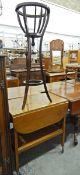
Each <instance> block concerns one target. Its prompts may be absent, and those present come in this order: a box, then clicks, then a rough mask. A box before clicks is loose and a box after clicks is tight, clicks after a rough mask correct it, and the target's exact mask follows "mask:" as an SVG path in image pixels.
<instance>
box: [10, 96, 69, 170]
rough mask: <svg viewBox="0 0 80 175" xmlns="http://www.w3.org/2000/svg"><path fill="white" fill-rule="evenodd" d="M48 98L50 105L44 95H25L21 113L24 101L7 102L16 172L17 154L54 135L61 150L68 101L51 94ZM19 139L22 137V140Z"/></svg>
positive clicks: (17, 164)
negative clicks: (59, 140) (59, 139)
mask: <svg viewBox="0 0 80 175" xmlns="http://www.w3.org/2000/svg"><path fill="white" fill-rule="evenodd" d="M50 96H51V99H52V103H50V102H49V100H48V98H47V96H46V94H45V93H37V94H36V95H35V94H34V95H28V98H27V103H26V105H25V108H24V110H22V103H23V98H18V97H17V98H14V99H10V100H9V101H8V102H9V111H10V114H11V119H12V121H13V128H14V145H15V158H16V171H17V172H18V170H19V154H20V153H21V152H23V151H25V150H28V149H30V148H32V147H34V146H37V145H38V144H40V143H42V142H44V141H47V140H49V139H51V138H53V137H56V136H57V135H61V145H62V150H63V147H64V137H65V119H66V112H67V109H68V102H67V100H66V99H64V98H61V97H59V96H57V95H53V94H50ZM60 121H61V122H60ZM59 122H60V123H59ZM58 123H59V124H58ZM56 124H57V125H56ZM54 126H55V127H54ZM22 136H25V139H24V137H22ZM21 138H22V139H21ZM19 139H20V142H19ZM22 140H23V143H22ZM19 143H20V145H19Z"/></svg>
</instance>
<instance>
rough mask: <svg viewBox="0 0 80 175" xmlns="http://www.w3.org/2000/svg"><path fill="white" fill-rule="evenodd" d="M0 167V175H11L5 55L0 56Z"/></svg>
mask: <svg viewBox="0 0 80 175" xmlns="http://www.w3.org/2000/svg"><path fill="white" fill-rule="evenodd" d="M0 166H2V167H0V174H1V175H12V174H13V172H12V154H11V137H10V119H9V110H8V97H7V87H6V76H5V55H0Z"/></svg>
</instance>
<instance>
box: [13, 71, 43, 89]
mask: <svg viewBox="0 0 80 175" xmlns="http://www.w3.org/2000/svg"><path fill="white" fill-rule="evenodd" d="M26 71H27V70H26V69H14V70H11V75H12V76H15V77H17V78H18V79H19V85H20V86H21V85H23V82H24V81H25V80H26V74H27V72H26ZM44 72H45V69H44ZM30 74H31V76H30V78H31V79H36V80H40V79H42V78H41V72H40V68H32V69H31V70H30Z"/></svg>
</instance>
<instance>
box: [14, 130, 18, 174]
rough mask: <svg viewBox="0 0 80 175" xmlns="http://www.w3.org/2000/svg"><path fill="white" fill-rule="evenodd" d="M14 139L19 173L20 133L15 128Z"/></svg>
mask: <svg viewBox="0 0 80 175" xmlns="http://www.w3.org/2000/svg"><path fill="white" fill-rule="evenodd" d="M14 141H15V164H16V172H17V174H18V173H19V154H18V133H17V132H16V130H15V129H14Z"/></svg>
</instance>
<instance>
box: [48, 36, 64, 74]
mask: <svg viewBox="0 0 80 175" xmlns="http://www.w3.org/2000/svg"><path fill="white" fill-rule="evenodd" d="M63 51H64V42H63V41H62V40H60V39H56V40H52V41H51V42H50V57H51V60H52V65H51V68H49V71H50V70H51V71H53V72H63V71H64V70H63Z"/></svg>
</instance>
